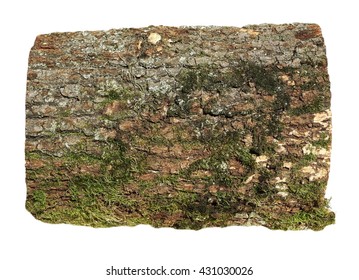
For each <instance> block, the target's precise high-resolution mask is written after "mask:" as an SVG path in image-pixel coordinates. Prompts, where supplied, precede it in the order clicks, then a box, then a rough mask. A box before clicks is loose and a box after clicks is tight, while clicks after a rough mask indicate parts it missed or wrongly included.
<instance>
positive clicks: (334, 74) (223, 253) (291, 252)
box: [0, 0, 359, 280]
mask: <svg viewBox="0 0 359 280" xmlns="http://www.w3.org/2000/svg"><path fill="white" fill-rule="evenodd" d="M354 3H355V1H345V0H343V1H338V2H337V1H313V0H312V1H307V0H297V1H289V0H286V1H254V0H247V1H226V0H221V1H212V2H211V1H203V2H201V1H195V0H192V1H186V0H181V1H169V0H168V1H163V2H161V1H156V0H151V1H140V0H132V1H120V0H118V1H106V0H102V1H96V2H95V1H89V0H88V1H76V0H70V1H67V0H62V1H49V0H47V1H36V0H35V1H18V0H13V1H1V4H0V31H1V33H0V82H1V83H0V92H1V95H0V114H1V116H0V124H1V126H0V128H1V130H0V141H1V143H0V149H1V150H0V152H1V154H0V164H1V166H0V192H1V193H0V199H1V201H0V207H1V209H0V215H1V216H0V217H1V220H0V238H1V239H0V245H1V247H0V256H1V259H0V279H6V280H10V279H27V280H28V279H30V280H31V279H36V280H41V279H109V277H110V276H106V275H105V270H106V268H108V267H110V266H111V265H113V266H116V267H123V266H132V267H146V266H152V267H158V266H160V265H164V266H166V267H168V268H172V267H176V268H190V269H197V270H198V269H199V268H200V267H201V266H252V267H253V270H254V275H253V276H251V277H248V279H276V280H280V279H293V280H295V279H358V278H357V277H358V276H357V275H358V271H357V265H358V259H359V256H358V252H359V246H358V238H359V235H358V233H359V232H358V228H359V227H358V215H357V214H358V206H357V205H358V198H359V193H358V188H359V183H358V181H359V180H358V178H359V164H358V159H359V157H358V156H359V155H358V146H359V145H358V138H357V137H358V128H359V126H358V121H359V118H358V110H359V108H358V95H359V92H358V85H359V71H358V70H357V68H358V66H359V61H358V29H357V28H358V27H359V26H358V18H357V17H358V15H357V12H358V9H357V8H355V7H354ZM292 22H309V23H318V24H320V25H321V27H322V31H323V36H324V38H325V42H326V46H327V56H328V60H329V74H330V79H331V91H332V112H333V151H332V166H331V173H330V180H329V186H328V191H327V196H328V197H332V201H331V205H332V208H333V210H334V211H335V212H336V215H337V218H336V219H337V222H336V224H335V225H333V226H329V227H327V228H326V229H325V230H323V231H321V232H312V231H301V232H283V231H271V230H268V229H266V228H260V227H248V228H247V227H228V228H225V229H204V230H201V231H186V230H174V229H153V228H151V227H149V226H137V227H134V228H128V227H119V228H112V229H92V228H85V227H76V226H71V225H48V224H44V223H42V222H39V221H37V220H35V219H34V218H33V217H32V216H31V215H30V214H29V213H28V212H27V211H26V210H25V208H24V205H25V198H26V186H25V167H24V162H25V161H24V142H25V93H26V74H27V63H28V55H29V50H30V48H31V47H32V45H33V43H34V40H35V37H36V35H38V34H43V33H50V32H55V31H59V32H63V31H78V30H106V29H111V28H121V27H145V26H148V25H175V26H177V25H231V26H239V27H240V26H243V25H247V24H259V23H292ZM206 277H209V276H206ZM227 277H228V276H227ZM227 277H225V276H222V277H220V278H223V279H225V278H227ZM110 278H122V279H138V278H147V279H156V278H158V277H144V276H142V277H127V278H126V277H120V276H117V277H116V276H112V277H110ZM200 278H205V277H202V276H199V275H192V276H190V277H188V276H187V277H183V278H182V277H175V279H200ZM209 278H211V279H216V277H213V276H212V277H209ZM237 278H240V277H228V279H237ZM243 278H245V277H243ZM168 279H172V277H168Z"/></svg>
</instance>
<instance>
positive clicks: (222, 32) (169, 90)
mask: <svg viewBox="0 0 359 280" xmlns="http://www.w3.org/2000/svg"><path fill="white" fill-rule="evenodd" d="M330 145H331V114H330V86H329V79H328V74H327V60H326V54H325V46H324V42H323V38H322V35H321V30H320V27H319V26H318V25H315V24H284V25H267V24H266V25H257V26H246V27H243V28H236V27H183V28H176V27H163V26H161V27H153V26H152V27H148V28H143V29H120V30H109V31H106V32H103V31H96V32H75V33H53V34H48V35H40V36H38V37H37V38H36V41H35V45H34V46H33V48H32V50H31V52H30V58H29V70H28V84H27V96H26V172H27V176H26V180H27V193H28V195H27V202H26V206H27V209H28V210H29V211H30V212H31V213H32V214H33V215H34V216H35V217H36V218H37V219H40V220H42V221H45V222H49V223H72V224H80V225H89V226H95V227H107V226H117V225H137V224H150V225H153V226H155V227H175V228H191V229H200V228H203V227H210V226H220V227H222V226H228V225H263V226H266V227H268V228H272V229H306V228H310V229H314V230H318V229H322V228H323V227H325V226H326V225H328V224H331V223H333V222H334V214H333V213H332V212H331V211H330V210H329V208H328V203H327V200H326V199H325V198H324V193H325V188H326V184H327V180H328V171H329V159H330Z"/></svg>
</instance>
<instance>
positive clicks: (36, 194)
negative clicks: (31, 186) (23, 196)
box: [27, 190, 47, 213]
mask: <svg viewBox="0 0 359 280" xmlns="http://www.w3.org/2000/svg"><path fill="white" fill-rule="evenodd" d="M46 205H47V202H46V193H45V192H44V191H43V190H35V191H33V192H32V194H31V195H30V197H29V198H28V201H27V208H28V209H29V210H30V211H31V212H34V213H42V212H43V211H44V210H45V209H46Z"/></svg>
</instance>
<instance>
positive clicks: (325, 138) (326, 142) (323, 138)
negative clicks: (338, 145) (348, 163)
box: [312, 132, 331, 149]
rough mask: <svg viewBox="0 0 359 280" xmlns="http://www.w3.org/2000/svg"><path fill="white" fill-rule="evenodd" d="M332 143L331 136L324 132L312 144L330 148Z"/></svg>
mask: <svg viewBox="0 0 359 280" xmlns="http://www.w3.org/2000/svg"><path fill="white" fill-rule="evenodd" d="M330 144H331V137H330V136H329V135H328V134H326V133H324V132H322V133H321V134H320V136H319V139H318V140H316V141H313V142H312V145H313V146H315V147H319V148H324V149H328V148H329V146H330Z"/></svg>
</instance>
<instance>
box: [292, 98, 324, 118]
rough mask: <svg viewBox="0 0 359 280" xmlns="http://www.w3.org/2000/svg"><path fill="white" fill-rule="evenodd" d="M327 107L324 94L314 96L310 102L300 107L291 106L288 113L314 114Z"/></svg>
mask: <svg viewBox="0 0 359 280" xmlns="http://www.w3.org/2000/svg"><path fill="white" fill-rule="evenodd" d="M328 108H329V104H328V101H327V100H326V98H325V97H324V96H322V95H321V96H316V97H315V98H314V99H313V101H312V102H309V103H306V104H304V105H303V106H301V107H296V108H291V110H290V111H289V113H290V114H292V115H294V116H298V115H302V114H314V113H319V112H322V111H324V110H326V109H328Z"/></svg>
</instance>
